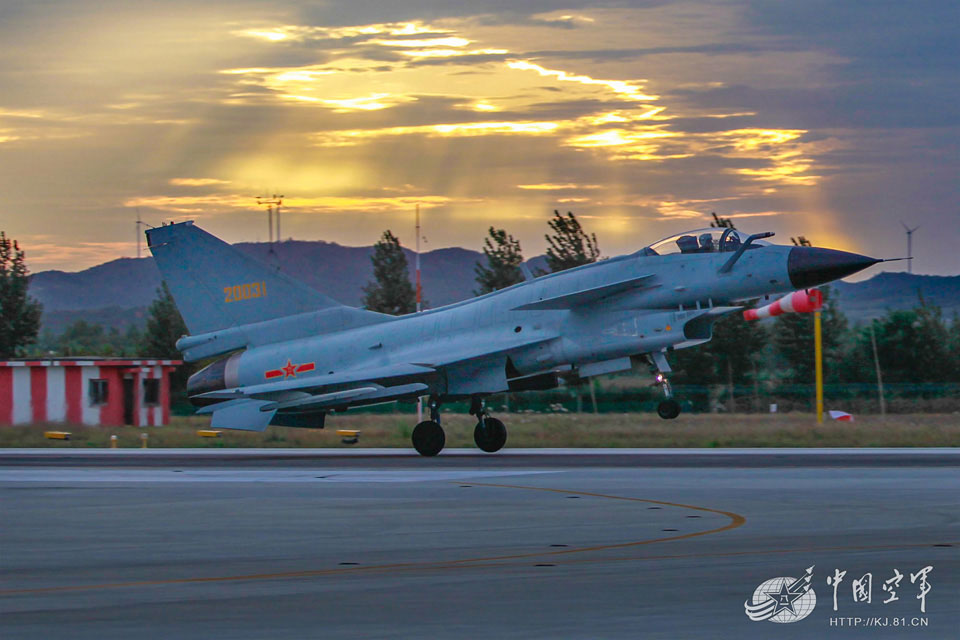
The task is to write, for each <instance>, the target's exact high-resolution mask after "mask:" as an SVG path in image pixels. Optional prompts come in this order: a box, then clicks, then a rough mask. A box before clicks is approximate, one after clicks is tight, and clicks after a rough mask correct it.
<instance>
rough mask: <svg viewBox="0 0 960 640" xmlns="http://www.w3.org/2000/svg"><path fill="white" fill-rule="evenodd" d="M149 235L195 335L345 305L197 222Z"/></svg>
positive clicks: (156, 230)
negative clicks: (229, 242)
mask: <svg viewBox="0 0 960 640" xmlns="http://www.w3.org/2000/svg"><path fill="white" fill-rule="evenodd" d="M146 233H147V244H148V245H149V247H150V251H152V252H153V257H154V259H155V260H156V261H157V266H158V267H159V268H160V273H161V275H162V276H163V279H164V280H165V281H166V283H167V286H168V287H169V288H170V292H171V293H172V294H173V298H174V300H175V301H176V303H177V307H178V308H179V309H180V313H181V315H183V320H184V322H186V324H187V328H188V329H189V330H190V333H191V334H193V335H196V334H198V333H206V332H208V331H216V330H219V329H226V328H228V327H236V326H239V325H244V324H250V323H253V322H262V321H264V320H272V319H274V318H280V317H283V316H289V315H293V314H297V313H304V312H307V311H316V310H318V309H324V308H327V307H339V306H343V305H341V304H340V303H338V302H336V301H335V300H333V299H331V298H328V297H327V296H325V295H323V294H322V293H320V292H318V291H316V290H315V289H312V288H311V287H309V286H308V285H306V284H304V283H302V282H299V281H297V280H294V279H293V278H291V277H290V276H288V275H286V274H284V273H281V272H279V271H278V270H277V269H275V268H273V267H270V266H268V265H266V264H264V263H262V262H260V261H259V260H256V259H255V258H252V257H250V256H248V255H246V254H244V253H243V252H241V251H239V250H238V249H235V248H234V247H231V246H230V245H229V244H227V243H226V242H224V241H222V240H220V239H219V238H217V237H215V236H213V235H211V234H209V233H207V232H206V231H204V230H203V229H201V228H199V227H197V226H195V225H194V224H193V222H181V223H178V224H170V225H167V226H164V227H156V228H154V229H148V230H147V232H146Z"/></svg>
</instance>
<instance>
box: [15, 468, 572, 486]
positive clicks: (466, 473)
mask: <svg viewBox="0 0 960 640" xmlns="http://www.w3.org/2000/svg"><path fill="white" fill-rule="evenodd" d="M543 473H559V472H558V471H514V470H509V469H505V470H502V471H478V470H474V471H471V470H463V471H457V470H422V471H421V470H416V471H404V470H397V471H366V470H362V469H357V470H329V471H324V470H323V469H307V470H304V469H249V470H243V469H226V470H211V469H183V470H174V469H22V470H12V469H0V484H3V483H11V484H15V483H24V482H41V483H48V484H64V483H66V484H129V483H131V482H139V483H168V482H169V483H181V482H193V483H204V482H211V483H214V482H222V483H234V482H247V483H250V482H255V483H289V482H303V483H314V484H315V483H319V482H440V481H446V482H449V481H453V480H467V479H470V478H475V479H479V478H501V477H505V476H527V475H533V474H543Z"/></svg>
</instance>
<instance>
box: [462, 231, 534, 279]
mask: <svg viewBox="0 0 960 640" xmlns="http://www.w3.org/2000/svg"><path fill="white" fill-rule="evenodd" d="M489 233H490V237H489V238H487V239H486V240H484V247H483V253H484V255H486V257H487V265H486V266H484V265H483V264H482V263H479V262H478V263H477V265H476V266H475V267H474V270H475V271H476V274H477V284H479V285H480V288H479V289H477V290H476V291H475V292H474V293H475V294H476V295H478V296H479V295H482V294H484V293H490V292H491V291H497V290H499V289H505V288H507V287H509V286H511V285H515V284H517V283H519V282H523V279H524V278H523V273H522V272H521V271H520V265H521V264H522V263H523V254H522V253H521V251H520V241H519V240H516V239H514V237H513V236H511V235H509V234H507V232H506V230H505V229H494V228H493V227H490V231H489Z"/></svg>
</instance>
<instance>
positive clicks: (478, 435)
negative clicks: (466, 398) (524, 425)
mask: <svg viewBox="0 0 960 640" xmlns="http://www.w3.org/2000/svg"><path fill="white" fill-rule="evenodd" d="M470 413H471V414H472V415H475V416H477V419H478V420H477V426H476V427H474V429H473V441H474V442H476V443H477V446H478V447H480V450H481V451H486V452H487V453H493V452H495V451H499V450H500V449H502V448H503V445H505V444H506V443H507V428H506V427H505V426H504V424H503V422H501V421H500V420H497V419H496V418H491V417H490V416H489V415H487V408H486V405H485V404H484V401H483V399H482V398H476V397H475V398H473V400H472V401H471V403H470Z"/></svg>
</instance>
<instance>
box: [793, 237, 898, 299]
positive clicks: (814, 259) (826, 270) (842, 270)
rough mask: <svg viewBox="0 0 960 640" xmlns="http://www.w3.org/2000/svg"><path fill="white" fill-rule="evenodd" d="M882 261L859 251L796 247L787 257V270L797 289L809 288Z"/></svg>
mask: <svg viewBox="0 0 960 640" xmlns="http://www.w3.org/2000/svg"><path fill="white" fill-rule="evenodd" d="M878 262H881V261H880V260H878V259H877V258H871V257H869V256H861V255H859V254H857V253H847V252H846V251H835V250H834V249H817V248H815V247H794V248H792V249H791V250H790V255H789V257H788V258H787V272H788V273H789V274H790V282H791V284H793V286H794V287H796V288H797V289H807V288H809V287H815V286H817V285H818V284H823V283H825V282H831V281H833V280H839V279H840V278H843V277H845V276H849V275H850V274H851V273H856V272H857V271H861V270H863V269H866V268H867V267H869V266H871V265H874V264H877V263H878Z"/></svg>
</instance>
